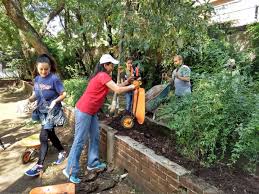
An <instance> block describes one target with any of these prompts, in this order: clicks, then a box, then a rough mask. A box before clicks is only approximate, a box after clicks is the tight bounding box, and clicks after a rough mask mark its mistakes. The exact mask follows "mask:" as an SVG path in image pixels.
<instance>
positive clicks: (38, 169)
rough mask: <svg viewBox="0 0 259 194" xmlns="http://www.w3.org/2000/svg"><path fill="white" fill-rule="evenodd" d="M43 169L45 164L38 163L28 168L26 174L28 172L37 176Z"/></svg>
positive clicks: (29, 174) (28, 174)
mask: <svg viewBox="0 0 259 194" xmlns="http://www.w3.org/2000/svg"><path fill="white" fill-rule="evenodd" d="M42 169H43V166H42V165H38V164H36V165H35V166H34V167H32V168H31V169H30V170H27V171H26V172H25V174H26V175H27V176H37V175H39V174H40V173H41V171H42Z"/></svg>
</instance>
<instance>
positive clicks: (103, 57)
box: [99, 54, 119, 65]
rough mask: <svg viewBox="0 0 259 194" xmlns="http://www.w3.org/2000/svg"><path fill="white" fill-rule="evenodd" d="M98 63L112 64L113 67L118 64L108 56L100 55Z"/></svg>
mask: <svg viewBox="0 0 259 194" xmlns="http://www.w3.org/2000/svg"><path fill="white" fill-rule="evenodd" d="M99 62H100V64H104V63H113V64H115V65H117V64H119V61H117V60H116V59H114V58H113V57H112V56H111V55H110V54H104V55H102V57H101V58H100V61H99Z"/></svg>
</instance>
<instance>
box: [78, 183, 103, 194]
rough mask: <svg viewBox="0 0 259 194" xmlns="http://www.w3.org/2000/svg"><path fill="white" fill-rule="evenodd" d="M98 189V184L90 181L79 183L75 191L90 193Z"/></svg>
mask: <svg viewBox="0 0 259 194" xmlns="http://www.w3.org/2000/svg"><path fill="white" fill-rule="evenodd" d="M97 189H98V185H97V184H96V183H95V182H91V183H83V182H81V183H80V184H77V185H76V193H77V194H80V193H91V192H94V191H96V190H97Z"/></svg>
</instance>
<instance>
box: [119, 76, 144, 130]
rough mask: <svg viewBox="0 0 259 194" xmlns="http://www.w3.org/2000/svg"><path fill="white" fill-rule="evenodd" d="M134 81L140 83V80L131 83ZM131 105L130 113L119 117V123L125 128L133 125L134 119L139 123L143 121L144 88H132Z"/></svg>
mask: <svg viewBox="0 0 259 194" xmlns="http://www.w3.org/2000/svg"><path fill="white" fill-rule="evenodd" d="M134 82H139V83H138V84H137V85H141V81H137V80H135V81H133V84H134ZM135 84H136V83H135ZM135 84H134V85H135ZM132 107H133V108H132V113H131V115H126V116H123V117H122V119H121V125H122V126H123V127H124V128H125V129H131V128H132V127H133V126H134V120H135V119H136V120H137V122H138V123H139V124H143V123H144V121H145V89H144V88H137V89H135V90H134V94H133V102H132Z"/></svg>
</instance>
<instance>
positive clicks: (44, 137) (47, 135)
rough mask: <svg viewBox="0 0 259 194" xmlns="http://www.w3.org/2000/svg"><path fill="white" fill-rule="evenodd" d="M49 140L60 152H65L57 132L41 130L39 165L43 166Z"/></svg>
mask: <svg viewBox="0 0 259 194" xmlns="http://www.w3.org/2000/svg"><path fill="white" fill-rule="evenodd" d="M48 139H50V141H51V143H52V145H53V146H54V147H55V148H57V150H58V151H59V152H61V151H64V148H63V146H62V145H61V143H60V141H59V139H58V137H57V135H56V134H55V130H54V129H52V130H46V129H41V132H40V153H39V160H38V163H37V164H39V165H43V163H44V160H45V157H46V155H47V152H48Z"/></svg>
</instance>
